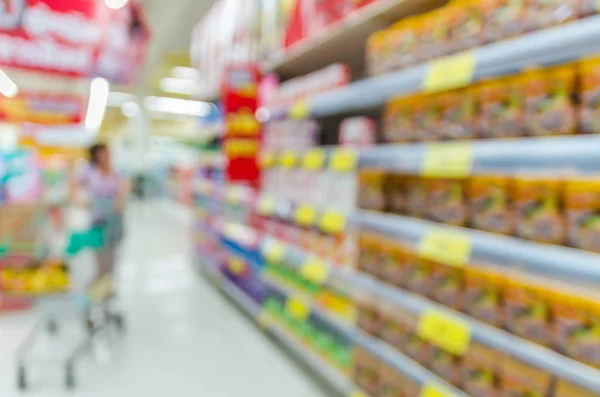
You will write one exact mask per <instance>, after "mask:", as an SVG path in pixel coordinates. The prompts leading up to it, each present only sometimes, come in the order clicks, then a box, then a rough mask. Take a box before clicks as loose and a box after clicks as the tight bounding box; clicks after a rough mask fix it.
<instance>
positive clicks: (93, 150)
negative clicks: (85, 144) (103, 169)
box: [88, 143, 108, 165]
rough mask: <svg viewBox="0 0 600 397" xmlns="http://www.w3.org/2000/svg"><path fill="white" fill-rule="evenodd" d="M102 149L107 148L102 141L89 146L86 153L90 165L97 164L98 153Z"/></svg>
mask: <svg viewBox="0 0 600 397" xmlns="http://www.w3.org/2000/svg"><path fill="white" fill-rule="evenodd" d="M103 150H108V148H107V146H106V144H104V143H96V144H94V145H92V146H91V147H90V148H89V151H88V154H89V158H90V163H91V164H92V165H98V162H99V161H98V155H99V154H100V152H102V151H103Z"/></svg>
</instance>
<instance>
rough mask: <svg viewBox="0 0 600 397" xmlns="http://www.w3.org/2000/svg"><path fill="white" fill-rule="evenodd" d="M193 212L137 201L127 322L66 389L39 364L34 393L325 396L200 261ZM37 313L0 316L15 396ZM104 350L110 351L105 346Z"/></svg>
mask: <svg viewBox="0 0 600 397" xmlns="http://www.w3.org/2000/svg"><path fill="white" fill-rule="evenodd" d="M190 224H191V215H190V213H188V212H187V211H185V210H183V209H182V208H181V207H178V206H176V205H174V204H170V203H165V202H157V203H150V204H144V205H135V206H132V208H131V209H130V211H129V230H128V231H129V238H128V240H127V242H126V244H125V247H124V250H123V255H122V265H121V267H120V272H119V274H120V277H119V283H120V286H121V290H122V294H121V295H122V301H123V306H124V310H125V311H126V313H127V316H128V321H129V324H128V327H129V329H128V332H127V335H126V336H125V338H123V339H121V340H109V341H108V342H106V343H105V344H104V345H105V347H106V348H103V349H98V352H97V353H96V354H95V355H94V357H93V358H90V359H89V360H88V362H86V363H84V365H83V366H82V368H81V371H79V387H78V388H77V389H76V390H75V391H73V392H66V391H64V389H63V386H62V377H61V376H60V374H61V373H60V372H56V371H50V369H52V368H48V367H46V368H45V370H44V371H42V373H41V374H39V373H38V374H34V377H33V379H32V389H31V390H30V391H29V392H28V393H27V395H28V396H33V397H62V396H67V395H68V396H74V397H129V396H132V397H139V396H143V397H159V396H160V397H165V396H172V397H200V396H201V397H241V396H244V397H281V396H286V397H322V396H325V395H326V394H324V391H322V390H321V389H320V388H318V387H317V386H316V384H315V383H313V380H311V379H310V378H309V377H307V375H306V374H305V373H303V372H302V371H301V370H300V369H299V368H298V367H297V365H296V364H295V363H293V362H292V361H291V360H290V358H289V357H288V356H287V355H286V354H285V353H283V352H281V351H280V350H279V349H278V348H276V347H275V346H274V345H273V344H272V342H271V341H270V340H269V339H267V338H266V337H265V336H264V335H263V334H262V333H261V331H259V330H258V329H257V328H256V327H254V326H253V325H252V324H251V323H250V322H249V321H248V320H247V319H246V318H244V317H243V316H242V315H241V314H240V312H239V311H237V310H236V309H235V308H234V307H232V306H231V304H230V303H229V302H227V301H226V300H225V299H224V298H223V297H222V296H221V295H220V294H219V293H218V292H216V291H215V289H214V288H213V287H212V286H210V285H208V283H207V281H204V280H203V279H202V278H200V277H199V276H198V275H197V274H196V273H195V271H194V270H193V268H192V264H191V246H192V243H191V241H190V232H189V230H188V227H189V225H190ZM32 319H33V316H32V315H31V314H25V315H20V316H5V317H0V397H17V396H20V394H19V393H18V392H17V391H16V390H15V388H14V384H15V374H14V360H13V359H14V348H15V346H16V345H17V344H18V343H19V342H20V340H21V339H22V338H23V337H24V334H25V333H26V332H27V330H28V328H29V327H30V325H31V322H32ZM101 353H102V354H101Z"/></svg>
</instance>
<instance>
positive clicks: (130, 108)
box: [121, 102, 140, 118]
mask: <svg viewBox="0 0 600 397" xmlns="http://www.w3.org/2000/svg"><path fill="white" fill-rule="evenodd" d="M121 112H122V113H123V115H124V116H125V117H129V118H132V117H135V116H137V115H138V114H139V113H140V107H139V105H138V104H137V103H135V102H125V103H124V104H123V105H122V106H121Z"/></svg>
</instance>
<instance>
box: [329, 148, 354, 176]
mask: <svg viewBox="0 0 600 397" xmlns="http://www.w3.org/2000/svg"><path fill="white" fill-rule="evenodd" d="M357 165H358V153H357V152H356V150H352V149H338V150H335V151H334V152H333V153H332V154H331V160H330V162H329V168H330V169H332V170H333V171H336V172H350V171H354V170H355V169H356V166H357Z"/></svg>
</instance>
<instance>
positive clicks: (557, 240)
mask: <svg viewBox="0 0 600 397" xmlns="http://www.w3.org/2000/svg"><path fill="white" fill-rule="evenodd" d="M562 188H563V182H562V181H561V180H560V179H555V178H550V177H549V178H542V177H539V178H538V177H528V176H520V177H517V178H515V179H514V182H513V189H512V202H513V205H514V209H515V222H516V234H517V236H518V237H521V238H525V239H528V240H534V241H539V242H544V243H554V244H562V243H563V242H564V241H565V234H566V227H565V220H564V216H563V213H562V207H563V205H562V198H563V197H562V196H563V195H562Z"/></svg>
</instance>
